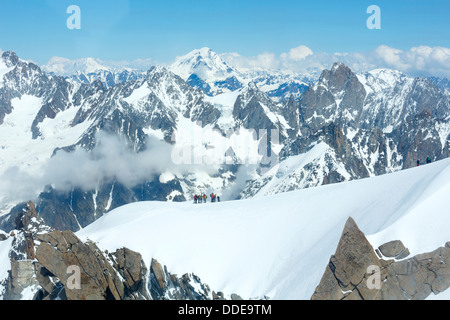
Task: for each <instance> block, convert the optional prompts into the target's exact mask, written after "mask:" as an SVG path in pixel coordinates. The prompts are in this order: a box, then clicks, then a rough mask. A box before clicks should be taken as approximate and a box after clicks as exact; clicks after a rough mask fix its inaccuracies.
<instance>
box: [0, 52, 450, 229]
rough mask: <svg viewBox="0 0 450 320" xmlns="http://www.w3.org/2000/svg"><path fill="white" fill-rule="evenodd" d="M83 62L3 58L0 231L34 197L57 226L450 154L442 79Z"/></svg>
mask: <svg viewBox="0 0 450 320" xmlns="http://www.w3.org/2000/svg"><path fill="white" fill-rule="evenodd" d="M75 67H76V68H75V69H71V72H72V74H63V71H64V70H65V69H64V68H62V67H60V68H57V67H56V66H51V65H47V66H45V67H42V68H41V67H39V66H38V65H36V64H34V63H32V62H27V61H24V60H22V59H20V58H19V57H17V55H16V54H15V53H14V52H11V51H10V52H4V53H3V54H2V56H1V59H0V139H1V141H0V164H1V167H0V175H1V176H2V181H3V182H2V184H1V185H0V186H1V187H2V190H5V191H4V192H3V193H2V199H0V210H1V216H0V229H3V230H5V231H10V230H13V229H14V219H15V217H17V215H18V214H19V213H20V212H21V211H22V209H23V207H24V206H25V205H26V203H27V201H28V200H29V199H34V200H35V203H36V212H37V214H38V216H39V217H42V219H43V220H44V221H45V223H46V224H47V225H49V226H51V227H54V228H56V229H60V230H65V229H70V230H73V231H77V230H80V229H82V228H84V227H86V226H87V225H89V224H91V223H92V222H93V221H95V220H96V219H98V218H99V217H101V216H102V215H104V214H105V213H106V212H108V211H110V210H112V209H114V208H117V207H119V206H121V205H124V204H127V203H131V202H137V201H146V200H158V201H191V200H192V195H193V194H194V193H206V194H209V193H211V192H215V193H218V194H221V195H222V199H224V200H232V199H242V198H252V197H257V196H263V195H270V194H276V193H281V192H286V191H291V190H295V189H301V188H307V187H315V186H319V185H323V184H330V183H338V182H343V181H349V180H355V179H361V178H366V177H373V176H378V175H382V174H385V173H390V172H394V171H399V170H402V169H406V168H410V167H412V166H416V162H417V160H419V161H421V162H422V163H423V162H425V159H426V158H427V157H431V158H432V159H433V161H435V160H439V159H443V158H447V157H448V156H449V152H450V142H449V141H450V140H449V138H450V137H449V134H450V124H449V120H450V119H449V110H450V108H449V107H450V102H449V93H448V91H447V90H445V89H443V87H442V83H443V82H439V80H437V79H432V80H433V81H432V80H430V79H427V78H413V77H410V76H407V75H405V74H403V73H401V72H399V71H396V70H389V69H378V70H372V71H369V72H364V73H358V74H355V73H354V72H353V71H352V70H350V68H348V67H347V66H346V65H344V64H342V63H339V62H337V63H335V64H333V65H332V66H331V68H330V69H329V70H323V71H321V73H320V75H319V76H317V75H315V74H311V75H297V74H294V73H286V72H284V73H283V72H280V71H271V70H267V71H252V72H248V71H246V72H241V71H238V70H237V69H235V68H233V67H232V66H230V65H228V64H227V63H226V62H225V61H224V60H223V59H222V58H221V57H220V55H218V54H216V53H214V52H213V51H212V50H210V49H208V48H202V49H199V50H194V51H192V52H191V53H189V54H187V55H185V56H181V57H178V58H177V59H176V61H175V62H174V63H173V64H172V65H170V66H168V67H162V66H154V67H151V68H150V69H149V70H147V71H145V72H143V71H138V70H131V69H123V70H120V69H117V70H113V69H110V68H106V67H102V66H100V65H99V64H98V62H96V61H93V60H89V59H86V61H85V64H84V65H78V66H75ZM75 70H76V71H75ZM58 72H59V73H60V74H58ZM437 84H439V85H437ZM174 158H177V159H178V160H179V163H178V165H174V164H173V163H171V162H173V161H174ZM180 164H181V165H180ZM8 183H9V184H10V183H14V185H15V186H16V187H17V188H18V189H16V190H14V192H11V187H10V185H8ZM25 197H26V198H25Z"/></svg>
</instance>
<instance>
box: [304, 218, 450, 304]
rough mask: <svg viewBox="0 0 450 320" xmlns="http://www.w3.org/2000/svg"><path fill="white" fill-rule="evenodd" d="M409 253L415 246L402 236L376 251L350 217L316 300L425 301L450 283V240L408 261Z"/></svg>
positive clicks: (315, 293)
mask: <svg viewBox="0 0 450 320" xmlns="http://www.w3.org/2000/svg"><path fill="white" fill-rule="evenodd" d="M377 254H378V256H377ZM408 255H409V250H408V249H407V248H405V246H404V245H403V243H402V242H401V241H400V240H394V241H390V242H388V243H386V244H383V245H381V246H380V247H379V248H378V249H377V250H374V248H373V247H372V245H371V244H370V243H369V241H368V240H367V239H366V237H365V235H364V233H363V232H362V231H361V230H359V228H358V226H357V225H356V223H355V221H354V220H353V219H352V218H349V219H348V220H347V223H346V224H345V227H344V230H343V232H342V236H341V239H340V241H339V244H338V247H337V249H336V253H335V254H334V255H333V256H331V258H330V261H329V263H328V266H327V267H326V269H325V273H324V275H323V276H322V279H321V281H320V283H319V285H318V286H317V287H316V290H315V292H314V294H313V295H312V297H311V299H312V300H420V299H425V298H426V297H427V296H429V295H430V294H431V293H434V294H439V293H440V292H442V291H444V290H446V289H448V288H449V287H450V242H448V243H447V244H446V245H445V246H444V247H441V248H438V249H436V250H435V251H432V252H429V253H424V254H420V255H416V256H414V257H412V258H409V259H405V258H406V257H407V256H408ZM381 257H392V258H394V259H389V260H385V259H383V258H381Z"/></svg>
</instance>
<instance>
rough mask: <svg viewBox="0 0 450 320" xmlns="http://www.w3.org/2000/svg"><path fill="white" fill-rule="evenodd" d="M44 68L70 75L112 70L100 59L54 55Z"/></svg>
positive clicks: (51, 71) (48, 70)
mask: <svg viewBox="0 0 450 320" xmlns="http://www.w3.org/2000/svg"><path fill="white" fill-rule="evenodd" d="M42 68H43V70H44V71H46V72H49V73H54V74H56V75H59V76H70V75H74V74H92V73H96V72H99V71H111V68H109V67H106V66H104V65H103V64H101V63H100V61H99V60H98V59H94V58H91V57H88V58H81V59H77V60H70V59H67V58H62V57H52V58H51V59H50V61H49V62H48V63H47V64H46V65H44V66H43V67H42Z"/></svg>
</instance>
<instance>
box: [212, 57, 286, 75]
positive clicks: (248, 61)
mask: <svg viewBox="0 0 450 320" xmlns="http://www.w3.org/2000/svg"><path fill="white" fill-rule="evenodd" d="M220 56H221V57H222V59H224V60H225V61H226V62H228V63H229V64H230V65H232V66H233V67H235V68H237V69H238V70H241V71H247V70H267V69H269V70H271V69H277V68H279V67H280V61H279V59H278V58H277V56H276V55H275V54H274V53H270V52H264V53H261V54H258V55H257V56H253V57H245V56H241V55H239V54H238V53H224V54H221V55H220Z"/></svg>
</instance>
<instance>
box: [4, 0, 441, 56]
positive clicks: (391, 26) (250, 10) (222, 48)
mask: <svg viewBox="0 0 450 320" xmlns="http://www.w3.org/2000/svg"><path fill="white" fill-rule="evenodd" d="M72 4H75V5H78V6H79V7H80V9H81V30H69V29H68V28H67V27H66V20H67V19H68V17H69V16H70V15H69V14H67V13H66V10H67V8H68V7H69V5H72ZM372 4H375V5H378V6H379V7H380V9H381V30H369V29H368V28H367V27H366V20H367V18H368V17H369V16H370V15H369V14H367V13H366V9H367V7H368V6H369V5H372ZM449 12H450V1H448V0H430V1H416V0H408V1H404V0H389V1H385V0H370V1H367V0H354V1H346V0H341V1H337V0H326V1H324V0H317V1H303V0H277V1H274V0H270V1H269V0H257V1H256V0H164V1H162V0H160V1H153V0H145V1H143V0H108V1H104V0H70V1H67V0H20V1H5V0H1V1H0V30H2V31H1V33H0V48H1V49H2V50H13V51H16V52H17V53H18V54H19V56H20V57H22V58H25V59H31V60H33V61H36V62H37V63H39V64H44V63H46V62H47V61H48V60H49V59H50V58H51V57H53V56H60V57H66V58H69V59H77V58H82V57H95V58H100V59H103V60H115V61H120V60H128V61H129V60H134V59H139V58H152V59H153V60H154V61H160V62H170V61H171V60H173V59H174V58H175V57H176V56H177V55H182V54H185V53H187V52H189V51H191V50H192V49H195V48H200V47H204V46H207V47H210V48H212V49H213V50H214V51H216V52H219V53H226V52H238V53H239V54H240V55H244V56H256V55H258V54H261V53H264V52H270V53H273V54H276V55H280V54H282V53H283V52H287V51H288V50H289V49H291V48H295V47H298V46H300V45H304V46H307V47H309V48H311V50H312V51H314V52H327V53H334V52H365V51H370V50H374V49H376V48H377V47H378V46H380V45H386V46H389V47H392V48H397V49H400V50H409V49H410V48H411V47H418V46H430V47H436V46H439V47H446V48H449V47H450V36H449V34H450V22H449V21H450V19H449V16H448V14H449Z"/></svg>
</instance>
